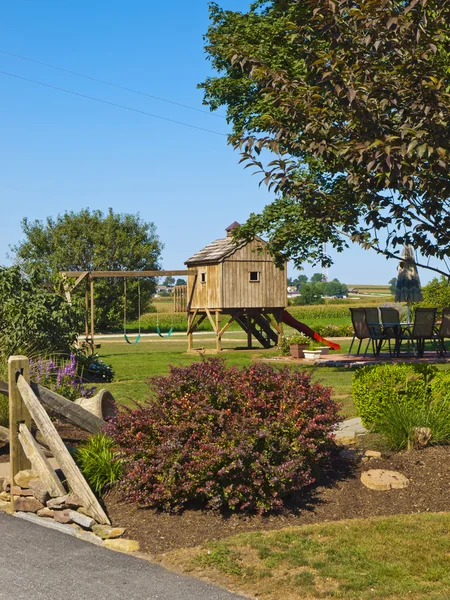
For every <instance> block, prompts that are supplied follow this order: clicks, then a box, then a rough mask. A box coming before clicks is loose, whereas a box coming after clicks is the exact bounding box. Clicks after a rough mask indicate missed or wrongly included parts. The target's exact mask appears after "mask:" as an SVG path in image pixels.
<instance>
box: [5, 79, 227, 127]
mask: <svg viewBox="0 0 450 600" xmlns="http://www.w3.org/2000/svg"><path fill="white" fill-rule="evenodd" d="M0 75H8V77H15V78H16V79H22V80H23V81H28V82H29V83H35V84H36V85H42V86H44V87H47V88H50V89H52V90H58V91H59V92H65V93H66V94H72V95H73V96H79V97H80V98H86V99H87V100H94V101H95V102H101V103H102V104H108V105H109V106H115V107H116V108H122V109H124V110H129V111H131V112H135V113H139V114H141V115H147V116H148V117H153V118H154V119H161V121H169V123H175V124H177V125H183V126H184V127H190V128H191V129H198V130H200V131H206V132H208V133H214V134H215V135H220V136H223V137H227V135H226V133H220V132H219V131H214V130H213V129H206V127H198V126H197V125H191V124H190V123H185V122H183V121H176V120H175V119H169V118H168V117H161V116H160V115H155V114H153V113H149V112H147V111H145V110H139V109H138V108H132V107H131V106H126V105H125V104H117V103H116V102H109V100H102V99H101V98H96V97H95V96H88V95H87V94H81V93H80V92H73V91H72V90H67V89H65V88H60V87H57V86H56V85H50V84H49V83H44V82H42V81H36V80H35V79H28V78H27V77H22V76H20V75H15V74H14V73H8V72H7V71H0Z"/></svg>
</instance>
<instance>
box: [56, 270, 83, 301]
mask: <svg viewBox="0 0 450 600" xmlns="http://www.w3.org/2000/svg"><path fill="white" fill-rule="evenodd" d="M76 272H77V271H72V273H76ZM78 273H81V275H80V276H79V277H78V278H77V280H76V281H75V283H74V284H73V286H72V287H71V288H69V286H68V284H67V282H64V290H65V291H66V295H67V293H68V294H69V296H70V292H72V291H73V290H74V289H75V288H76V287H77V285H78V284H79V283H81V282H82V281H83V279H84V278H85V277H86V275H89V271H81V272H80V271H78ZM60 275H61V276H62V277H68V275H66V273H60ZM74 277H75V275H74ZM66 288H67V289H66Z"/></svg>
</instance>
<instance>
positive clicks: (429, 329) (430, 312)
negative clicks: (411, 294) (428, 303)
mask: <svg viewBox="0 0 450 600" xmlns="http://www.w3.org/2000/svg"><path fill="white" fill-rule="evenodd" d="M435 321H436V309H435V308H416V312H415V315H414V324H413V326H412V328H411V329H409V328H402V330H401V333H400V335H399V336H398V338H397V348H396V354H397V356H399V354H400V350H401V346H402V343H403V342H404V341H407V342H411V344H412V347H413V351H414V349H415V351H416V354H417V356H418V357H422V356H423V353H424V350H425V341H426V340H430V341H432V342H433V344H434V347H435V349H436V352H437V353H438V354H439V349H438V347H437V345H436V338H435V336H436V333H435V328H434V327H435Z"/></svg>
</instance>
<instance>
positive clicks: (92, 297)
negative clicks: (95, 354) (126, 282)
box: [91, 275, 95, 351]
mask: <svg viewBox="0 0 450 600" xmlns="http://www.w3.org/2000/svg"><path fill="white" fill-rule="evenodd" d="M91 343H92V351H94V347H95V346H94V278H93V277H92V275H91Z"/></svg>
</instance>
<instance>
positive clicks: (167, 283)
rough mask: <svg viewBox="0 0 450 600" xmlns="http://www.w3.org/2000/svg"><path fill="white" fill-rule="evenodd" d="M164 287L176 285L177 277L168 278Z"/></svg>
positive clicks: (164, 282)
mask: <svg viewBox="0 0 450 600" xmlns="http://www.w3.org/2000/svg"><path fill="white" fill-rule="evenodd" d="M163 285H166V286H172V285H175V277H166V278H165V279H164V281H163Z"/></svg>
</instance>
